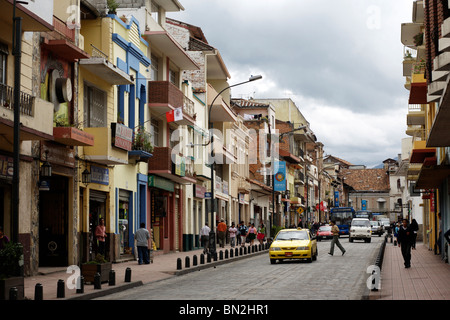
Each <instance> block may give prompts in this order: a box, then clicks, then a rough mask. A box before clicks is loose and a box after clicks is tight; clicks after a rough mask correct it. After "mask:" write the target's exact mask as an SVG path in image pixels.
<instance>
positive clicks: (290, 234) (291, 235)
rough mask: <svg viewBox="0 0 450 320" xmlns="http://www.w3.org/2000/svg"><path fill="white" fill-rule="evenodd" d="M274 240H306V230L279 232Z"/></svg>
mask: <svg viewBox="0 0 450 320" xmlns="http://www.w3.org/2000/svg"><path fill="white" fill-rule="evenodd" d="M275 240H308V234H307V233H306V231H285V232H280V233H279V234H278V236H277V238H276V239H275Z"/></svg>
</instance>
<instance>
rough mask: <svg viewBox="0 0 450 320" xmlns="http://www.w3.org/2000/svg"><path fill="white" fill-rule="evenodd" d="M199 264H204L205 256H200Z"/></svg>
mask: <svg viewBox="0 0 450 320" xmlns="http://www.w3.org/2000/svg"><path fill="white" fill-rule="evenodd" d="M200 264H205V255H204V254H203V253H202V254H201V255H200Z"/></svg>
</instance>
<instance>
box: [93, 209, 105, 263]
mask: <svg viewBox="0 0 450 320" xmlns="http://www.w3.org/2000/svg"><path fill="white" fill-rule="evenodd" d="M99 223H100V224H99V225H98V226H97V227H96V228H95V237H96V239H97V241H98V253H100V254H101V255H102V256H105V247H106V245H105V240H106V227H105V219H103V218H100V220H99Z"/></svg>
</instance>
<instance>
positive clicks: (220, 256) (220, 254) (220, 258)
mask: <svg viewBox="0 0 450 320" xmlns="http://www.w3.org/2000/svg"><path fill="white" fill-rule="evenodd" d="M219 260H223V251H222V250H220V252H219Z"/></svg>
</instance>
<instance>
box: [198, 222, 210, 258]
mask: <svg viewBox="0 0 450 320" xmlns="http://www.w3.org/2000/svg"><path fill="white" fill-rule="evenodd" d="M210 232H211V229H210V228H209V227H208V223H205V225H204V226H203V228H202V229H201V230H200V239H201V241H202V246H203V253H208V243H209V233H210Z"/></svg>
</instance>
